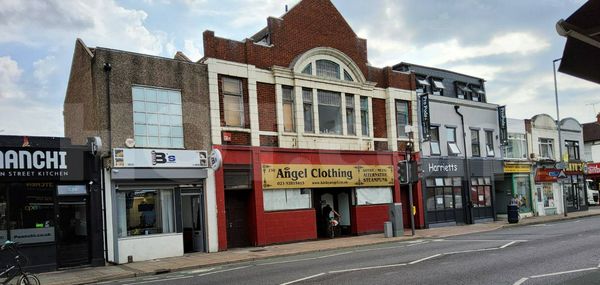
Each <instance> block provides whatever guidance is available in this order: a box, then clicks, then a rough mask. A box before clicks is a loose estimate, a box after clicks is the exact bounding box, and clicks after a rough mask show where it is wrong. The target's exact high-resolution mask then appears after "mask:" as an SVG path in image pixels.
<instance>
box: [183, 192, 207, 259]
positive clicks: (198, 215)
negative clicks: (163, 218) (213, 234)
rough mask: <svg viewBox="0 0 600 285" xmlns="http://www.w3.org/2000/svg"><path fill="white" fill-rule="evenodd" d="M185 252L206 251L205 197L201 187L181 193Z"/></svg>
mask: <svg viewBox="0 0 600 285" xmlns="http://www.w3.org/2000/svg"><path fill="white" fill-rule="evenodd" d="M181 220H182V224H183V248H184V252H205V251H206V243H205V225H204V198H203V192H202V190H201V189H191V190H190V189H186V190H182V193H181Z"/></svg>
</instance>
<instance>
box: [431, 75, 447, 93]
mask: <svg viewBox="0 0 600 285" xmlns="http://www.w3.org/2000/svg"><path fill="white" fill-rule="evenodd" d="M431 83H432V85H431V87H432V88H431V91H432V93H433V95H440V96H444V83H443V82H442V80H441V79H436V78H432V79H431Z"/></svg>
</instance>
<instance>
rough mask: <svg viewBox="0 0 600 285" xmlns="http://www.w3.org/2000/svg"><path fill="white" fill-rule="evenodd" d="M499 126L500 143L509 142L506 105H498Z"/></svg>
mask: <svg viewBox="0 0 600 285" xmlns="http://www.w3.org/2000/svg"><path fill="white" fill-rule="evenodd" d="M498 127H499V129H500V143H501V144H502V145H504V144H506V143H507V142H508V131H507V123H506V106H500V107H498Z"/></svg>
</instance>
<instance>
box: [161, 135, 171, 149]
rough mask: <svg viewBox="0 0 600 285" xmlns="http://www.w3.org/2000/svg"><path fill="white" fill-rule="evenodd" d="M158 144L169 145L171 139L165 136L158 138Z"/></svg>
mask: <svg viewBox="0 0 600 285" xmlns="http://www.w3.org/2000/svg"><path fill="white" fill-rule="evenodd" d="M159 141H160V146H161V147H169V146H170V145H171V139H170V138H168V137H166V138H164V137H163V138H160V139H159Z"/></svg>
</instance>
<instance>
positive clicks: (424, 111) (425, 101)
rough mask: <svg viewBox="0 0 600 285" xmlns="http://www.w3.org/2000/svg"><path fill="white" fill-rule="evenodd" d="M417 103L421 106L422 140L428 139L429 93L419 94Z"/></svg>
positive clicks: (429, 121) (429, 128) (429, 117)
mask: <svg viewBox="0 0 600 285" xmlns="http://www.w3.org/2000/svg"><path fill="white" fill-rule="evenodd" d="M419 101H420V102H419V103H420V106H421V130H422V136H423V141H428V140H429V138H430V137H431V134H430V131H431V113H430V107H429V95H428V94H425V95H421V96H419Z"/></svg>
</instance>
